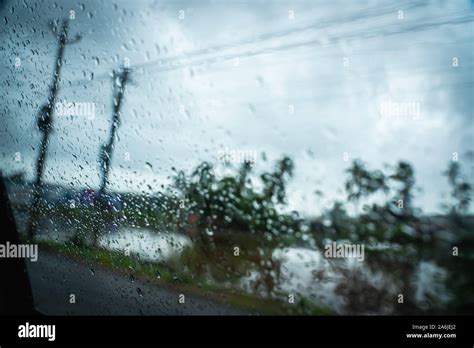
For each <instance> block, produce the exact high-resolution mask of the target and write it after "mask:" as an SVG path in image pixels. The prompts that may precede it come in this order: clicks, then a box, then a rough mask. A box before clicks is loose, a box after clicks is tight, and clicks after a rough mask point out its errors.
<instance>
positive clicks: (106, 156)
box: [98, 68, 130, 197]
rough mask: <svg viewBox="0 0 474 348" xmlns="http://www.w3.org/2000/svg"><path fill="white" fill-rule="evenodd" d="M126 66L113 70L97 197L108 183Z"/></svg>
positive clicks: (126, 71)
mask: <svg viewBox="0 0 474 348" xmlns="http://www.w3.org/2000/svg"><path fill="white" fill-rule="evenodd" d="M129 72H130V70H129V69H128V68H123V69H121V70H120V71H114V74H113V83H114V96H113V103H112V110H113V111H112V124H111V126H110V134H109V139H108V141H107V144H105V145H102V147H101V152H100V158H99V160H100V170H101V172H102V177H101V182H100V186H99V193H98V194H99V197H101V196H102V195H103V194H104V192H105V187H106V185H107V183H108V176H109V169H110V161H111V158H112V151H113V147H114V140H115V133H116V131H117V128H118V127H119V125H120V108H121V107H122V102H123V95H124V91H125V85H126V84H127V82H128V81H129Z"/></svg>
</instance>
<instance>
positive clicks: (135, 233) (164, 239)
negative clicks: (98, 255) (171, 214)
mask: <svg viewBox="0 0 474 348" xmlns="http://www.w3.org/2000/svg"><path fill="white" fill-rule="evenodd" d="M99 245H100V246H101V247H104V248H106V249H109V250H119V251H123V252H126V251H128V252H130V254H131V255H136V256H138V257H139V258H140V259H141V260H146V261H166V260H167V259H168V258H170V257H171V256H174V255H176V254H178V253H180V252H181V251H182V250H183V249H184V248H185V247H187V246H190V245H191V240H190V239H189V238H187V237H186V236H183V235H180V234H177V233H172V232H156V231H152V230H148V229H143V228H133V227H125V228H120V229H119V230H118V231H117V232H112V233H107V234H104V235H103V236H102V237H101V239H100V240H99Z"/></svg>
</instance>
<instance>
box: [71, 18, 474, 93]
mask: <svg viewBox="0 0 474 348" xmlns="http://www.w3.org/2000/svg"><path fill="white" fill-rule="evenodd" d="M473 21H474V16H472V15H464V16H461V17H457V18H456V17H455V18H451V19H448V20H445V21H443V22H434V21H432V22H428V23H421V24H418V23H417V24H413V25H411V26H406V27H400V25H396V26H392V27H386V28H377V29H379V30H375V31H373V32H367V31H366V30H359V31H357V32H351V33H346V34H344V35H339V36H333V37H332V38H331V37H330V38H326V39H325V40H324V41H323V40H322V39H317V38H316V39H314V38H313V39H310V40H306V41H300V42H296V43H289V44H284V45H280V46H273V47H258V48H256V49H250V50H247V51H243V52H236V53H227V54H222V55H219V53H220V52H215V51H213V53H214V56H211V57H204V58H201V59H199V57H198V59H197V60H194V61H193V60H192V59H193V56H196V55H198V54H201V53H202V52H206V51H208V50H210V49H204V50H198V51H195V52H191V53H186V54H183V55H181V56H174V57H168V58H165V59H160V60H156V61H152V62H145V63H142V64H137V65H135V66H133V67H131V68H130V69H131V71H133V72H135V73H138V74H140V73H139V71H140V70H144V69H146V70H147V72H146V74H150V73H156V72H167V71H172V70H178V69H183V68H187V67H195V66H201V65H206V64H214V63H218V62H222V61H226V60H232V59H234V58H237V57H252V56H257V55H261V54H265V53H273V52H279V51H284V50H288V49H293V48H303V47H314V46H321V47H328V46H332V45H335V44H337V43H339V42H341V41H343V40H347V39H362V40H366V39H372V38H375V37H380V36H392V35H400V34H404V33H407V32H411V31H423V30H430V29H434V28H437V27H440V26H445V25H459V24H464V23H469V22H473ZM271 35H272V34H267V36H271ZM277 35H278V34H277ZM223 47H234V45H230V44H229V45H223ZM237 48H238V46H237ZM226 49H227V48H226ZM190 57H191V58H190ZM185 59H187V60H190V59H191V61H188V62H184V63H181V64H173V63H178V62H179V61H183V60H185ZM164 63H168V64H167V66H164V67H163V66H159V65H163V64H164ZM142 74H145V73H142ZM106 78H110V74H102V75H99V76H97V77H96V78H94V80H75V81H73V82H71V83H70V84H69V85H68V86H64V87H62V88H70V87H76V86H80V85H86V84H89V83H92V82H94V81H100V80H103V79H106Z"/></svg>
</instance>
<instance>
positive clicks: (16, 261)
mask: <svg viewBox="0 0 474 348" xmlns="http://www.w3.org/2000/svg"><path fill="white" fill-rule="evenodd" d="M0 223H1V225H0V244H3V245H6V244H7V242H9V244H10V245H11V244H17V245H18V244H20V236H19V234H18V230H17V228H16V223H15V218H14V216H13V211H12V209H11V205H10V200H9V198H8V193H7V189H6V186H5V182H4V180H3V175H2V173H1V172H0ZM0 277H1V279H0V315H33V314H38V313H37V312H36V311H35V309H34V303H33V294H32V290H31V284H30V280H29V278H28V270H27V268H26V262H25V260H24V259H22V258H0Z"/></svg>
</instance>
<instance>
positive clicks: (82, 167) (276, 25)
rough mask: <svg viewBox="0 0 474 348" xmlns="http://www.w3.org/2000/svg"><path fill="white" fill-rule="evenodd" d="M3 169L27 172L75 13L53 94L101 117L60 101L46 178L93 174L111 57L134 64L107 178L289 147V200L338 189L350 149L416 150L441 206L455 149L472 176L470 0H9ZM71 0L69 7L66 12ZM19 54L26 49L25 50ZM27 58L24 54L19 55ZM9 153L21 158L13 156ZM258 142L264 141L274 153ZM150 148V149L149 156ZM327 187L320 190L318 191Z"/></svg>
mask: <svg viewBox="0 0 474 348" xmlns="http://www.w3.org/2000/svg"><path fill="white" fill-rule="evenodd" d="M0 6H1V8H0V11H1V12H0V14H1V16H0V17H1V18H0V19H1V22H2V26H1V27H0V36H1V38H2V45H1V50H0V69H1V70H0V76H1V78H0V83H1V89H0V96H1V104H0V105H1V107H0V117H1V118H0V168H1V169H2V170H3V171H5V172H6V173H12V172H15V171H19V170H24V171H26V172H27V173H28V175H29V176H30V177H32V175H33V173H34V171H33V166H34V163H35V159H36V156H37V153H38V146H39V142H40V133H39V131H38V130H37V129H36V126H35V124H36V117H37V114H38V110H39V108H40V106H41V105H42V104H43V103H44V102H45V101H46V98H47V97H48V86H49V85H50V83H51V81H52V73H53V68H54V60H55V52H56V49H57V42H56V39H55V37H54V36H53V35H52V33H51V32H50V29H49V27H48V22H49V21H50V20H61V19H63V18H68V17H74V18H71V19H70V36H71V37H74V36H75V34H76V33H81V35H82V39H81V41H79V42H78V43H74V44H70V45H68V46H67V47H66V53H65V62H64V65H63V71H62V76H61V83H60V86H61V87H60V92H59V101H62V102H76V103H78V102H80V103H94V104H95V106H96V113H95V117H93V118H91V117H84V116H80V115H76V116H61V115H55V118H54V133H53V134H52V136H51V141H50V144H49V157H48V161H47V163H46V173H45V180H46V181H50V182H58V183H62V184H69V185H74V187H84V186H91V187H97V186H98V184H99V171H98V164H97V159H98V149H99V146H100V145H101V144H102V143H104V142H105V141H106V139H107V134H108V132H109V127H110V118H111V105H112V79H111V77H110V76H111V72H112V71H113V70H114V69H117V68H119V67H120V66H123V65H124V64H130V67H131V68H132V72H131V79H132V81H131V82H130V83H129V84H127V85H126V89H125V100H124V105H123V109H122V122H121V125H120V128H119V130H118V137H117V139H116V142H115V152H114V154H113V162H112V171H111V175H110V181H111V187H112V188H114V189H117V190H122V191H123V190H133V191H145V192H150V188H149V186H148V185H150V186H151V188H152V189H151V191H158V190H160V186H161V185H167V184H168V183H169V177H170V175H172V173H173V172H172V169H171V168H172V167H175V168H177V169H185V170H190V169H191V168H193V167H195V166H196V165H197V164H199V163H200V162H201V161H204V160H207V161H216V160H217V158H218V156H219V154H220V153H222V151H224V150H226V149H227V150H228V151H247V152H248V153H257V154H258V158H257V163H256V170H257V171H260V170H264V169H268V168H271V166H272V165H273V163H274V161H275V160H276V159H277V158H280V157H281V156H282V155H283V154H287V155H289V156H291V157H292V159H293V160H294V162H295V177H294V178H293V180H292V181H291V184H290V185H289V191H290V204H289V209H297V210H299V211H302V212H305V213H308V214H313V213H317V212H318V211H320V210H321V209H322V208H324V207H326V206H327V205H328V204H330V203H331V202H332V201H334V200H335V199H341V198H343V197H344V196H343V192H342V188H343V183H344V179H345V174H344V170H345V169H346V168H347V166H348V165H349V162H348V161H346V159H348V160H349V161H351V160H352V159H355V158H361V159H363V160H364V161H365V162H367V163H368V165H369V166H370V167H371V168H383V166H384V164H386V163H387V164H395V163H396V161H398V160H406V161H409V162H410V163H411V164H412V165H413V166H414V168H415V170H416V180H417V184H418V187H419V188H420V189H421V190H422V191H421V193H420V195H419V198H418V199H417V202H416V203H417V205H418V206H420V207H421V208H422V209H423V210H424V211H426V212H436V211H439V203H440V202H441V201H442V200H443V195H446V192H447V190H448V187H447V185H446V179H445V178H444V177H443V176H442V174H441V173H442V171H443V170H444V169H445V168H446V166H447V164H448V163H449V161H450V160H451V158H452V155H453V153H454V152H456V153H458V154H459V159H460V162H461V165H462V166H463V168H464V175H465V176H466V177H470V178H471V179H470V180H472V178H473V177H474V164H473V157H472V155H471V157H470V156H469V155H468V152H469V151H472V150H474V124H473V107H474V101H473V96H474V93H473V92H474V91H473V83H474V66H473V58H474V57H473V56H474V40H473V39H474V23H473V22H474V3H473V2H470V1H468V0H452V1H397V2H396V3H394V2H393V1H355V0H353V1H352V0H344V1H314V0H310V1H285V0H281V1H280V0H278V1H277V0H274V1H254V0H252V1H251V0H244V1H169V0H168V1H144V0H143V1H133V2H130V1H101V2H99V1H79V2H77V1H68V0H67V1H58V2H53V1H48V0H45V1H28V0H25V1H22V2H18V1H4V2H3V3H2V5H0ZM71 11H74V12H73V13H72V12H71ZM18 62H20V64H18ZM18 65H19V66H18ZM15 153H20V154H21V161H15ZM261 153H265V154H266V157H267V160H266V161H265V160H264V159H263V158H262V156H260V154H261ZM147 163H148V164H147ZM316 190H321V191H323V192H324V194H325V197H324V199H322V200H319V201H318V200H317V198H316V196H315V194H314V192H315V191H316Z"/></svg>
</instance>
